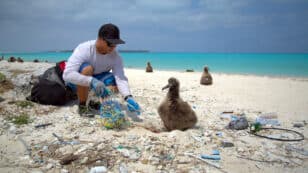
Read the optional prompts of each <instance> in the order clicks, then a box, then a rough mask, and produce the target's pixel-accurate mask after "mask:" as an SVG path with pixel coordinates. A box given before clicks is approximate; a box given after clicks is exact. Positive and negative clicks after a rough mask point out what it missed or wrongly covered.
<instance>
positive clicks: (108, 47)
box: [95, 38, 116, 55]
mask: <svg viewBox="0 0 308 173" xmlns="http://www.w3.org/2000/svg"><path fill="white" fill-rule="evenodd" d="M95 45H96V51H97V52H98V53H100V54H104V55H105V54H108V53H111V52H112V51H113V50H114V49H115V47H116V45H112V44H110V43H108V42H107V41H106V40H104V39H102V38H97V40H96V44H95Z"/></svg>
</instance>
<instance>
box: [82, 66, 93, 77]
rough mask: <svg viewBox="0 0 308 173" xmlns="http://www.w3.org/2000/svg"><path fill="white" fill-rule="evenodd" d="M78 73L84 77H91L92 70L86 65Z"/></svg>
mask: <svg viewBox="0 0 308 173" xmlns="http://www.w3.org/2000/svg"><path fill="white" fill-rule="evenodd" d="M80 73H81V74H83V75H86V76H93V73H94V68H93V67H92V66H91V65H88V66H86V67H84V68H83V69H82V70H81V72H80Z"/></svg>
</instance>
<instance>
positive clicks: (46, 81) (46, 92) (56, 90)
mask: <svg viewBox="0 0 308 173" xmlns="http://www.w3.org/2000/svg"><path fill="white" fill-rule="evenodd" d="M57 68H58V67H57V66H55V67H51V68H49V69H47V70H46V71H45V72H44V74H43V75H41V76H39V79H38V82H37V83H35V84H34V85H33V87H32V89H31V95H30V96H28V97H27V100H29V101H33V102H37V103H40V104H45V105H65V104H66V103H67V102H68V101H71V100H73V99H76V98H77V96H76V94H75V93H74V92H73V91H72V90H71V89H70V88H69V87H66V86H65V84H64V81H63V79H62V75H61V74H59V71H58V69H57Z"/></svg>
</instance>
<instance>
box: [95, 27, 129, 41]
mask: <svg viewBox="0 0 308 173" xmlns="http://www.w3.org/2000/svg"><path fill="white" fill-rule="evenodd" d="M98 37H99V38H102V39H104V40H106V41H108V42H109V43H112V44H125V41H123V40H122V39H121V38H120V30H119V28H118V27H117V26H116V25H114V24H112V23H108V24H105V25H103V26H101V28H100V29H99V31H98Z"/></svg>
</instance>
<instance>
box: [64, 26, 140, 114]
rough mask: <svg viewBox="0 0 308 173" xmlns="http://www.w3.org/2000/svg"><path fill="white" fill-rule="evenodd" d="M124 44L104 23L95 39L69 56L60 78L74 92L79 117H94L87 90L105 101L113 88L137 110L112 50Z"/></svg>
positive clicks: (125, 78)
mask: <svg viewBox="0 0 308 173" xmlns="http://www.w3.org/2000/svg"><path fill="white" fill-rule="evenodd" d="M124 43H125V42H124V41H123V40H122V39H121V38H120V31H119V29H118V27H117V26H115V25H113V24H105V25H103V26H101V28H100V29H99V31H98V38H97V39H96V40H91V41H87V42H84V43H81V44H79V45H78V46H77V47H76V49H75V50H74V52H73V54H72V55H71V56H70V57H69V59H68V61H67V63H66V66H65V70H64V72H63V79H64V81H65V82H66V84H67V85H68V86H69V87H71V88H72V89H73V90H75V91H76V90H77V96H78V100H79V114H80V115H81V116H87V117H93V116H94V114H93V113H92V112H91V111H90V110H89V108H88V106H87V105H86V102H87V98H88V91H89V88H90V89H92V90H93V91H94V92H95V93H96V95H97V96H100V97H102V98H106V97H108V96H110V95H111V91H110V89H109V88H108V87H111V88H115V87H116V89H117V90H118V91H119V92H120V94H121V95H122V96H123V98H124V100H125V101H126V102H127V103H128V104H127V105H128V109H129V110H130V111H134V110H137V111H139V110H140V107H139V105H138V103H137V102H136V101H135V100H134V98H133V97H132V95H131V93H130V89H129V85H128V80H127V77H126V76H125V75H124V69H123V63H122V58H121V57H120V56H119V54H118V52H117V51H116V49H115V48H116V46H117V45H118V44H124ZM110 70H112V73H111V72H110Z"/></svg>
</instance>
